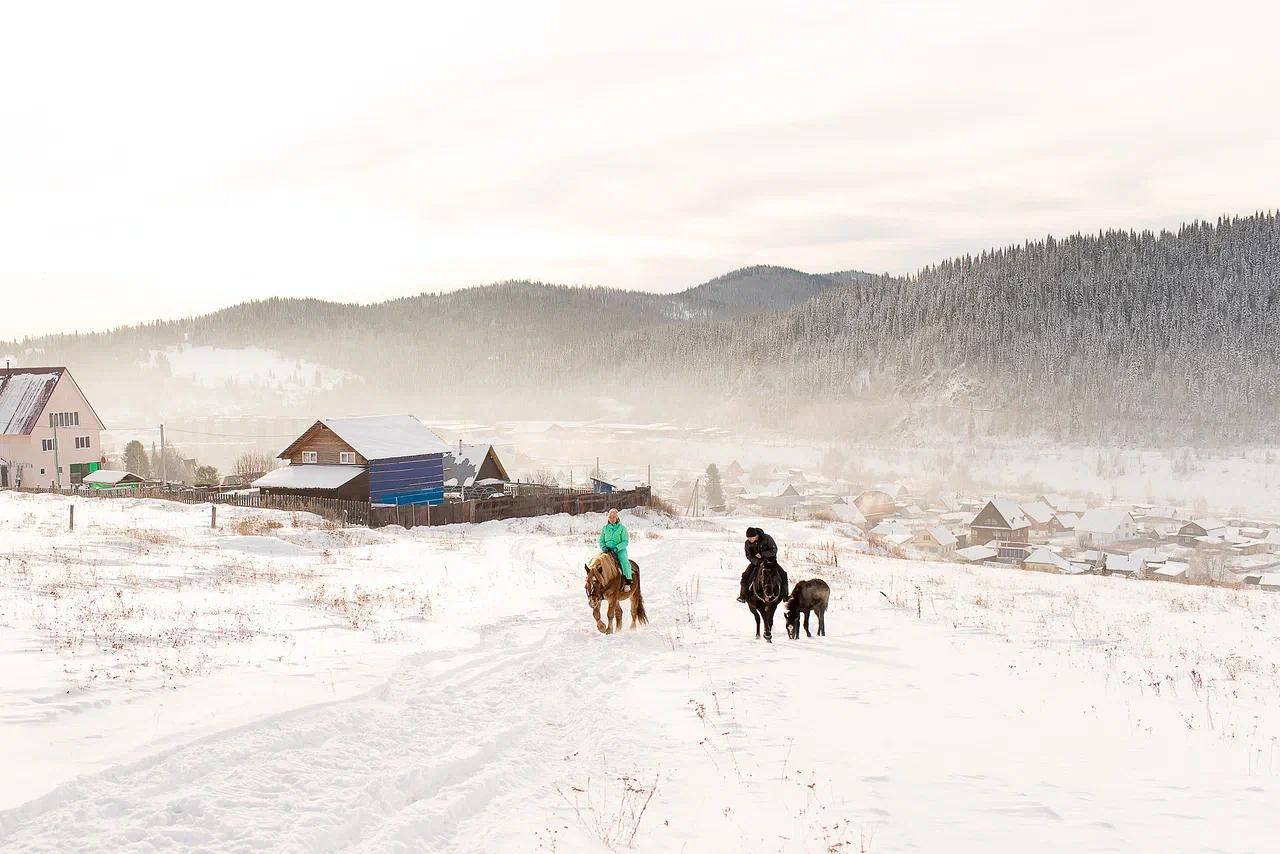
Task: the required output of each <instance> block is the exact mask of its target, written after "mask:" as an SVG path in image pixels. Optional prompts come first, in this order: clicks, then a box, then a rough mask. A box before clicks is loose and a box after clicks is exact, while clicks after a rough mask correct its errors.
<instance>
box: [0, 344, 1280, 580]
mask: <svg viewBox="0 0 1280 854" xmlns="http://www.w3.org/2000/svg"><path fill="white" fill-rule="evenodd" d="M246 423H250V424H252V425H253V428H252V429H251V430H245V429H243V425H244V424H246ZM263 423H264V419H223V420H221V421H220V422H219V423H217V424H216V425H215V426H216V428H217V429H216V430H211V429H209V428H208V427H207V426H206V428H205V429H183V428H178V434H177V435H179V436H187V437H188V438H190V439H191V440H192V441H191V442H189V443H186V447H188V448H190V447H193V446H195V447H198V446H200V443H201V442H202V441H205V442H207V441H208V438H207V437H219V439H218V442H217V443H216V444H215V445H212V446H211V447H213V448H217V449H218V450H219V451H220V452H221V457H222V458H223V459H229V460H230V467H231V468H232V469H233V471H231V472H230V473H228V474H225V475H222V474H219V472H218V470H217V469H216V468H214V467H213V466H210V465H202V464H201V462H200V460H199V459H196V458H190V457H185V456H184V455H182V454H181V453H178V452H176V451H175V450H173V448H171V447H170V448H162V449H161V450H159V451H156V450H155V449H153V451H152V453H151V455H150V456H148V455H147V454H146V452H145V448H142V447H141V445H140V443H138V442H137V441H136V440H135V441H133V445H134V446H135V447H133V448H132V449H129V450H126V449H124V448H117V449H114V450H111V451H109V450H107V448H105V447H104V441H105V439H104V435H111V432H110V431H108V428H107V425H105V424H104V423H103V422H102V420H101V419H100V418H99V416H98V414H97V412H96V410H95V409H94V406H93V405H92V403H91V402H90V401H89V400H88V398H87V397H86V396H85V395H84V393H83V391H82V390H81V389H80V387H79V386H78V385H77V384H76V382H75V379H74V378H73V376H72V373H71V371H70V370H68V369H67V368H66V367H64V366H58V367H49V368H41V367H36V368H12V367H9V368H6V369H5V371H4V373H3V375H0V488H11V489H22V490H51V491H69V492H72V493H78V494H82V495H92V496H94V497H99V498H110V497H120V496H138V495H145V496H148V497H160V498H167V499H170V500H178V501H184V502H186V503H204V502H208V503H212V504H219V503H226V504H232V505H235V506H241V507H263V508H277V509H288V510H310V511H314V512H319V513H322V514H325V515H329V516H332V517H334V518H337V519H339V520H341V521H343V522H346V523H350V524H365V525H371V526H378V525H385V524H398V525H401V526H404V527H415V526H418V525H445V524H453V523H467V522H483V521H490V520H495V519H503V518H516V517H528V516H539V515H552V514H556V513H569V514H575V515H576V514H580V513H586V512H599V511H602V510H604V509H606V508H607V507H609V506H616V507H621V508H628V507H638V506H644V505H649V504H652V503H655V502H660V503H661V504H662V505H663V506H664V507H666V508H668V509H669V510H671V511H673V512H676V513H681V514H684V515H688V516H693V517H699V516H707V515H723V514H733V515H741V516H754V517H762V518H770V517H772V518H783V519H789V520H805V519H809V520H819V521H826V522H830V523H837V524H838V526H839V530H841V531H842V532H843V533H844V536H845V538H846V539H847V540H849V541H851V543H852V545H851V546H850V547H851V548H854V549H856V550H860V551H864V552H866V553H869V554H875V555H881V556H887V557H896V558H904V559H912V560H932V561H945V562H952V563H958V564H971V565H987V564H989V565H1001V566H1007V567H1016V568H1021V569H1024V570H1030V571H1037V572H1047V573H1057V574H1065V575H1086V574H1095V575H1108V576H1120V577H1124V578H1132V579H1141V580H1154V581H1166V582H1182V583H1189V584H1208V585H1217V586H1240V587H1246V588H1247V587H1253V588H1256V589H1261V590H1266V591H1280V524H1278V523H1276V522H1274V521H1267V520H1263V519H1254V518H1245V517H1237V516H1232V517H1229V518H1223V517H1215V516H1210V515H1207V514H1205V513H1201V514H1196V513H1194V512H1192V510H1191V509H1189V508H1186V507H1176V506H1169V505H1154V504H1150V503H1128V504H1125V503H1118V502H1102V501H1099V500H1097V499H1096V497H1094V498H1089V497H1076V496H1073V495H1071V494H1070V493H1066V494H1059V493H1045V494H1037V495H1010V494H984V493H981V492H977V491H974V492H969V493H962V492H955V491H947V490H945V489H942V488H939V487H938V486H937V484H930V485H929V487H928V488H923V487H920V486H918V485H913V484H910V483H907V482H901V481H898V482H891V483H880V484H858V483H855V482H852V481H850V480H847V479H844V478H840V477H832V476H830V475H829V474H824V473H823V472H822V471H821V469H823V468H824V466H822V465H818V466H812V467H805V466H796V465H786V466H772V465H768V464H766V463H759V462H753V463H751V464H750V465H749V466H748V465H744V464H743V463H742V462H740V461H739V460H737V459H733V460H730V461H728V462H726V463H723V464H716V463H711V464H710V465H708V466H707V468H706V469H705V470H702V471H698V470H695V469H691V470H683V469H676V470H675V471H674V472H673V471H672V469H671V468H670V467H663V468H660V469H659V472H658V473H657V476H656V477H655V474H654V472H653V469H652V465H651V464H649V465H640V464H637V463H635V462H634V461H627V462H623V460H624V459H625V458H626V457H627V455H636V454H641V453H643V451H641V450H638V449H640V448H644V449H650V450H651V449H652V448H654V447H655V446H656V447H661V443H663V442H666V443H668V444H678V443H681V442H688V441H690V440H695V439H696V440H715V439H718V438H723V431H721V430H718V429H715V428H710V429H708V428H702V429H697V430H691V429H689V428H682V427H678V426H676V425H672V424H666V423H658V424H623V423H607V422H591V423H574V422H564V423H557V422H545V423H528V422H514V423H511V424H498V425H480V424H466V423H461V422H457V423H447V422H446V423H443V424H437V425H433V426H428V425H426V424H424V423H423V422H422V421H420V420H419V419H417V418H415V417H414V416H411V415H371V416H355V417H336V418H325V417H322V418H318V419H316V420H315V421H308V420H307V419H298V418H290V419H266V420H265V423H267V424H269V425H271V426H270V429H273V430H281V429H286V428H289V427H292V429H294V430H295V431H296V436H293V438H292V439H291V440H289V439H275V440H274V441H276V445H277V446H278V449H273V450H275V453H264V452H262V451H261V450H260V449H261V448H262V447H263V445H264V443H270V442H271V441H273V439H272V438H264V437H263V436H262V435H261V433H262V424H263ZM206 424H207V422H206ZM236 425H241V430H240V433H239V434H238V435H237V433H235V432H225V431H228V430H232V429H234V427H235V426H236ZM195 426H197V427H198V426H199V425H195ZM171 435H172V434H171ZM290 435H292V434H289V433H278V434H275V433H273V434H271V436H272V437H275V436H290ZM444 436H449V437H450V440H446V439H445V438H443V437H444ZM455 436H456V437H457V438H456V439H454V438H453V437H455ZM478 437H482V438H483V439H484V441H476V439H477V438H478ZM228 439H229V440H230V441H229V442H228V441H227V440H228ZM162 441H163V439H162ZM244 447H249V448H251V449H252V450H250V451H248V452H244V453H238V451H239V449H243V448H244ZM583 447H586V448H594V449H597V450H598V449H600V448H604V449H606V450H607V451H608V454H609V463H610V465H609V467H608V469H607V470H602V469H601V467H600V462H599V458H598V457H597V458H596V460H595V461H594V464H593V463H590V462H588V463H585V464H581V465H580V466H579V467H578V468H577V469H575V467H574V465H572V464H566V462H565V460H564V459H563V458H559V459H557V456H556V455H557V453H558V452H560V453H563V452H564V451H565V449H566V448H575V449H580V448H583ZM711 447H715V446H714V445H712V446H711ZM228 449H230V450H228ZM140 450H141V452H142V453H141V455H140V456H139V453H138V452H139V451H140ZM232 455H235V456H232ZM139 460H140V461H141V464H139V463H138V461H139ZM152 460H154V462H152ZM131 464H133V465H135V466H136V467H138V468H143V466H144V465H145V469H146V470H145V471H131V470H130V465H131ZM516 464H519V466H520V467H521V468H520V469H518V471H520V472H522V473H523V474H521V475H516V476H513V474H512V469H515V468H516ZM169 466H172V467H173V471H171V472H165V471H164V469H166V468H168V467H169ZM825 468H830V466H825Z"/></svg>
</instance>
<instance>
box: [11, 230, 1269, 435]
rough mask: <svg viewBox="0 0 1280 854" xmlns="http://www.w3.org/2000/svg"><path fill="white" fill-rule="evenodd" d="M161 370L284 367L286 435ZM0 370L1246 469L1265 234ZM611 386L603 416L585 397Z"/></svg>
mask: <svg viewBox="0 0 1280 854" xmlns="http://www.w3.org/2000/svg"><path fill="white" fill-rule="evenodd" d="M424 329H436V330H441V334H433V335H426V336H424V335H423V334H422V331H423V330H424ZM604 329H608V330H612V331H613V334H610V335H594V334H584V330H604ZM179 346H183V347H191V348H201V347H217V348H231V349H236V348H242V349H243V348H266V349H269V350H272V351H276V352H278V353H279V354H280V358H281V359H282V364H283V367H282V369H281V370H282V371H288V370H289V369H290V368H289V366H290V365H291V364H296V365H297V366H298V373H299V376H298V377H296V378H295V379H296V380H297V383H296V386H297V387H296V388H295V386H294V385H290V386H289V389H288V391H289V394H288V396H287V397H288V400H287V405H286V407H285V409H286V410H287V411H280V407H281V390H280V389H279V388H278V387H275V386H257V385H254V384H252V383H247V382H244V381H243V377H244V373H243V372H239V373H238V377H239V378H237V376H228V377H227V378H226V379H225V380H224V381H223V383H222V384H220V385H218V386H217V387H215V388H210V387H208V386H207V385H206V384H204V383H202V382H200V381H199V380H198V378H193V377H191V376H189V375H186V374H183V373H182V372H181V371H180V370H178V366H176V365H173V364H171V363H170V360H169V359H168V358H159V356H158V354H163V352H164V351H166V349H167V348H176V347H179ZM0 352H14V353H24V352H30V353H32V354H33V355H32V358H34V357H35V354H38V355H39V358H40V359H41V360H43V361H44V363H48V364H74V365H76V366H77V376H78V377H79V378H80V380H81V381H82V382H83V383H84V384H85V385H86V387H90V388H93V389H95V390H97V391H98V392H99V394H100V395H101V396H102V397H104V398H116V399H119V400H120V401H122V405H124V404H125V403H127V405H129V406H132V407H133V410H126V411H125V412H122V413H121V415H120V416H119V417H120V418H123V419H136V418H140V417H144V414H153V413H155V412H165V413H167V414H168V416H169V417H170V418H173V417H177V416H187V417H195V416H200V415H209V414H218V413H226V414H231V413H244V414H247V415H256V414H262V413H265V412H271V413H275V414H280V415H300V416H311V415H313V414H314V413H315V412H316V411H332V410H339V411H382V410H387V411H397V412H398V411H405V410H406V409H407V410H408V411H419V412H431V413H441V412H443V413H452V415H453V416H456V417H466V418H469V419H512V418H546V417H549V413H554V417H557V418H570V419H571V418H591V417H599V416H602V415H603V416H608V417H618V415H619V412H618V411H617V407H619V406H624V407H629V409H628V411H627V413H625V414H626V415H628V416H629V417H633V418H641V419H647V420H658V419H676V420H680V419H688V418H690V417H695V416H696V418H698V419H702V420H703V421H705V422H706V423H709V424H712V425H716V426H730V425H733V426H735V427H737V428H739V429H741V430H757V431H760V430H780V431H784V432H787V433H788V434H789V435H804V436H808V437H816V438H819V439H829V438H832V437H837V438H840V439H841V440H849V439H851V438H852V439H857V438H868V439H874V440H876V441H878V442H881V443H886V442H921V441H928V440H930V439H931V438H936V437H937V436H938V435H944V436H953V435H965V434H968V435H970V436H973V435H974V434H976V435H977V436H979V437H982V436H990V437H993V438H999V439H1009V438H1027V437H1035V438H1041V439H1048V440H1050V441H1055V442H1091V443H1094V444H1131V443H1138V444H1145V445H1151V446H1157V447H1171V446H1187V445H1192V446H1195V447H1199V448H1226V447H1236V446H1240V445H1250V446H1259V445H1262V444H1266V443H1268V442H1271V441H1273V440H1274V436H1275V413H1276V411H1277V410H1280V380H1278V379H1277V377H1280V217H1278V216H1277V215H1276V213H1274V212H1266V213H1260V214H1256V215H1253V216H1245V217H1234V218H1223V219H1220V220H1218V221H1217V222H1196V223H1191V224H1187V225H1183V226H1181V227H1179V228H1178V229H1176V230H1174V231H1162V232H1159V233H1155V232H1149V231H1144V232H1133V231H1105V232H1100V233H1098V234H1090V235H1080V234H1077V235H1072V236H1067V237H1064V238H1052V237H1049V238H1045V239H1042V240H1034V241H1028V242H1026V243H1025V244H1022V245H1014V246H1008V247H1005V248H998V249H993V250H990V251H985V252H981V253H979V254H976V255H966V256H963V257H958V258H954V259H950V260H945V261H941V262H939V263H937V264H934V265H932V266H928V267H926V268H924V269H922V270H920V271H919V272H918V273H917V274H915V275H911V276H888V275H869V274H867V273H859V272H852V271H844V272H839V273H830V274H821V275H815V274H809V273H802V272H800V271H797V270H789V269H785V268H780V267H753V268H747V269H744V270H738V271H735V272H733V273H730V274H727V275H725V276H723V277H721V278H719V279H715V280H712V281H710V282H706V283H704V284H701V285H698V286H696V287H691V288H688V289H687V290H685V291H682V292H680V293H677V294H652V293H640V292H635V291H623V290H617V289H610V288H603V287H599V288H573V287H560V286H555V285H545V284H540V283H533V282H509V283H505V284H501V285H495V286H491V287H483V288H471V289H467V290H463V291H457V292H453V293H446V294H421V295H419V296H416V297H411V298H407V299H399V300H392V301H389V302H384V303H376V304H373V305H350V304H342V303H332V302H324V301H321V300H314V299H312V300H297V299H271V300H264V301H258V302H251V303H244V304H241V305H238V306H234V307H231V308H228V309H226V310H223V311H219V312H216V313H213V314H210V315H204V316H201V317H195V318H190V319H187V320H181V321H172V322H156V323H150V324H142V325H138V326H133V327H125V328H122V329H118V330H114V331H112V332H107V333H100V334H81V335H53V336H45V337H40V338H35V339H31V340H28V341H24V342H11V343H8V344H5V343H3V342H0ZM253 352H255V353H256V351H253ZM262 355H263V354H261V353H257V356H258V358H256V359H255V361H258V362H261V361H262V360H261V358H260V357H261V356H262ZM566 365H568V366H572V370H565V366H566ZM618 376H622V377H627V378H629V381H628V382H627V384H626V390H627V393H626V395H625V396H624V398H625V399H622V400H619V399H617V396H616V395H607V394H602V392H601V390H602V389H609V388H610V387H611V380H612V379H613V378H616V377H618ZM640 378H643V382H641V381H639V379H640ZM278 379H281V380H283V379H285V376H284V375H282V376H280V377H279V378H278ZM762 400H768V401H770V403H771V405H769V406H761V405H760V402H761V401H762ZM184 407H185V409H184ZM975 413H976V416H975ZM451 417H452V416H451ZM147 423H150V422H147Z"/></svg>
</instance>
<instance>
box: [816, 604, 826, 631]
mask: <svg viewBox="0 0 1280 854" xmlns="http://www.w3.org/2000/svg"><path fill="white" fill-rule="evenodd" d="M826 636H827V608H826V606H825V605H819V606H818V637H820V638H825V637H826Z"/></svg>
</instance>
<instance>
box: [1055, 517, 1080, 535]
mask: <svg viewBox="0 0 1280 854" xmlns="http://www.w3.org/2000/svg"><path fill="white" fill-rule="evenodd" d="M1054 518H1055V519H1057V520H1058V524H1059V525H1061V526H1062V529H1063V530H1064V531H1074V530H1075V529H1076V525H1079V524H1080V517H1079V516H1077V515H1076V514H1074V513H1059V514H1057V515H1056V516H1055V517H1054Z"/></svg>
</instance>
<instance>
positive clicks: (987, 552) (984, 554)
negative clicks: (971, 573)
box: [956, 546, 1000, 563]
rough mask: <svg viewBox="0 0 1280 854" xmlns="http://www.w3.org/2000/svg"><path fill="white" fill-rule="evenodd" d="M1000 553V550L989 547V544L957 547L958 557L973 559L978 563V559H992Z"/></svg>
mask: <svg viewBox="0 0 1280 854" xmlns="http://www.w3.org/2000/svg"><path fill="white" fill-rule="evenodd" d="M998 554H1000V553H999V552H998V551H996V550H995V549H993V548H988V547H987V546H967V547H965V548H963V549H956V557H959V558H961V559H962V560H967V561H973V562H974V563H977V562H978V561H984V560H991V559H992V558H993V557H995V556H996V555H998Z"/></svg>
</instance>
